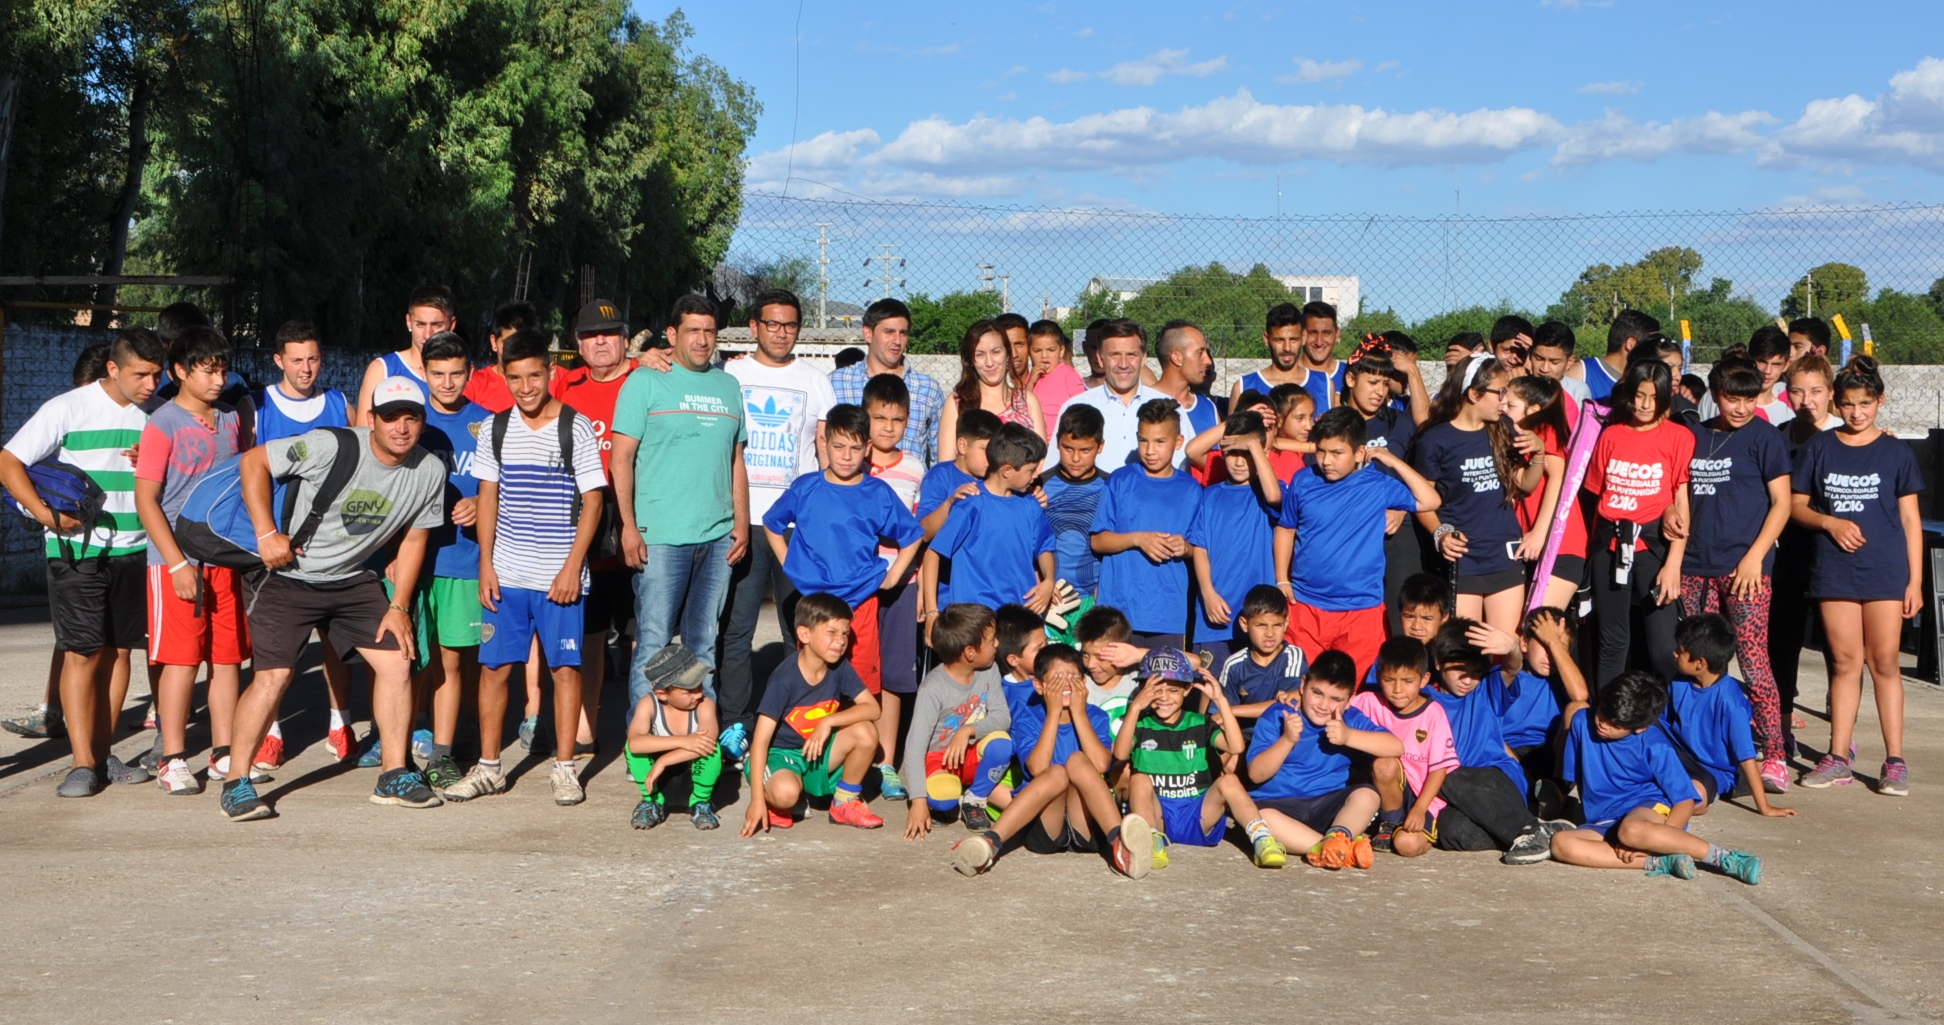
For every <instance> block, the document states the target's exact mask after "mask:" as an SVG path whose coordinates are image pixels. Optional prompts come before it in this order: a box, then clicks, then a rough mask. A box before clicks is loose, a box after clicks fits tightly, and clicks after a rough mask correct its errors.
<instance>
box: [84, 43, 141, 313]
mask: <svg viewBox="0 0 1944 1025" xmlns="http://www.w3.org/2000/svg"><path fill="white" fill-rule="evenodd" d="M153 92H154V83H153V82H151V81H150V79H149V73H148V68H147V67H145V66H143V65H142V63H141V62H140V61H139V60H138V61H137V62H136V64H135V83H134V88H133V89H131V90H129V94H128V173H127V175H126V176H125V177H123V178H122V189H121V198H119V199H117V200H116V201H115V213H114V215H113V216H114V219H113V220H111V221H110V222H109V223H108V229H109V233H108V260H107V264H106V265H105V266H104V267H102V269H101V272H102V274H104V275H106V276H108V277H114V276H116V275H119V274H120V273H121V272H122V263H123V261H125V260H126V259H127V258H128V228H129V225H130V223H132V222H133V221H134V220H135V204H136V202H137V201H138V200H140V199H141V198H142V172H143V170H144V169H145V168H147V166H148V158H149V137H148V112H149V100H150V97H151V95H152V93H153ZM120 287H121V286H119V285H115V284H106V285H102V286H101V290H100V291H99V292H98V293H96V298H95V302H97V303H100V304H101V305H103V306H112V305H114V302H115V293H116V292H117V291H118V290H119V289H120Z"/></svg>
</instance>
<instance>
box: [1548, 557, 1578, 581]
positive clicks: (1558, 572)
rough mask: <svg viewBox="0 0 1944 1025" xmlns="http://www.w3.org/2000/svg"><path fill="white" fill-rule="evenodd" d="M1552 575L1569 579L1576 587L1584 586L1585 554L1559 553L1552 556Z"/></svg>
mask: <svg viewBox="0 0 1944 1025" xmlns="http://www.w3.org/2000/svg"><path fill="white" fill-rule="evenodd" d="M1552 575H1553V576H1555V577H1558V578H1559V579H1561V580H1566V581H1570V582H1572V583H1573V585H1574V586H1576V587H1585V586H1586V556H1584V555H1560V556H1555V557H1554V558H1553V567H1552Z"/></svg>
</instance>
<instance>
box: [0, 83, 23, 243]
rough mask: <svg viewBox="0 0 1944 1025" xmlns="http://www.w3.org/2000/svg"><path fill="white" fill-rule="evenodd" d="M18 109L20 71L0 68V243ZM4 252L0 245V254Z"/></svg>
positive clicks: (3, 231)
mask: <svg viewBox="0 0 1944 1025" xmlns="http://www.w3.org/2000/svg"><path fill="white" fill-rule="evenodd" d="M19 108H20V69H19V68H0V243H4V242H5V241H6V238H7V204H6V199H7V155H8V153H9V151H10V148H11V144H12V142H13V126H14V111H16V110H18V109H19ZM4 252H6V248H5V246H4V245H0V253H4Z"/></svg>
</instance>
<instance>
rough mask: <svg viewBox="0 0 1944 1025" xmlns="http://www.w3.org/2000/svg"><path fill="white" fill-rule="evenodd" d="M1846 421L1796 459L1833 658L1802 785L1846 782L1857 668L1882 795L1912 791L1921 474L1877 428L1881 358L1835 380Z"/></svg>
mask: <svg viewBox="0 0 1944 1025" xmlns="http://www.w3.org/2000/svg"><path fill="white" fill-rule="evenodd" d="M1835 393H1836V411H1837V413H1839V414H1840V415H1841V416H1842V418H1843V425H1842V426H1841V427H1838V428H1836V429H1835V430H1833V431H1827V432H1824V433H1822V434H1818V435H1816V436H1815V437H1813V438H1811V439H1809V441H1808V443H1806V444H1804V445H1803V446H1802V452H1801V454H1800V456H1799V457H1798V458H1797V460H1796V466H1795V481H1794V487H1795V507H1794V510H1793V516H1794V519H1795V521H1796V522H1797V523H1799V524H1801V525H1803V526H1805V527H1808V528H1810V529H1812V530H1815V531H1818V532H1819V533H1818V535H1817V536H1816V563H1815V569H1814V570H1813V571H1812V572H1811V574H1810V578H1809V596H1810V597H1811V598H1813V599H1815V600H1816V601H1817V602H1818V604H1819V606H1820V609H1821V612H1822V621H1823V632H1824V634H1825V635H1826V636H1827V637H1828V638H1829V655H1830V659H1831V660H1832V661H1833V662H1834V663H1835V667H1834V672H1832V673H1831V674H1830V678H1829V753H1828V754H1826V755H1824V756H1823V759H1822V761H1820V762H1818V763H1816V767H1815V768H1814V769H1813V770H1811V771H1810V772H1808V773H1807V774H1805V775H1804V776H1803V777H1802V780H1801V782H1802V785H1803V786H1806V787H1827V786H1832V785H1844V784H1848V783H1850V782H1851V779H1852V777H1851V775H1850V764H1849V759H1848V758H1846V757H1844V755H1846V754H1847V753H1848V752H1849V751H1850V749H1851V743H1850V742H1851V740H1852V739H1853V733H1854V731H1855V728H1856V713H1857V709H1858V707H1859V706H1860V705H1861V704H1862V701H1863V667H1864V666H1865V665H1868V666H1869V668H1870V678H1871V679H1872V680H1874V681H1875V684H1876V704H1877V718H1878V719H1879V720H1881V721H1882V724H1883V747H1884V762H1883V772H1882V774H1881V776H1880V777H1879V779H1880V780H1881V782H1880V783H1879V784H1878V787H1877V789H1878V792H1879V793H1883V794H1887V795H1892V796H1899V797H1901V796H1903V795H1904V794H1906V793H1908V792H1909V787H1908V784H1907V783H1906V782H1905V772H1906V770H1905V768H1904V760H1903V670H1902V667H1901V666H1900V665H1899V662H1898V654H1899V650H1900V647H1901V642H1902V637H1903V621H1904V620H1905V619H1908V618H1910V617H1911V616H1914V615H1916V614H1917V613H1918V611H1919V610H1921V609H1922V608H1923V607H1924V600H1923V597H1922V596H1921V594H1920V593H1919V591H1920V585H1921V583H1922V580H1923V576H1922V573H1921V572H1920V570H1919V568H1918V566H1919V564H1918V560H1919V558H1921V556H1922V552H1923V545H1924V534H1923V522H1922V520H1921V518H1920V514H1919V512H1918V509H1917V494H1918V492H1920V491H1922V490H1923V487H1924V480H1923V474H1922V472H1921V471H1920V470H1919V469H1918V467H1917V459H1916V457H1915V456H1913V455H1911V453H1910V447H1909V446H1908V445H1905V444H1904V443H1903V442H1902V441H1899V440H1897V438H1896V437H1895V436H1894V435H1892V434H1890V433H1889V432H1888V431H1885V430H1884V429H1882V428H1881V427H1878V426H1877V424H1876V418H1877V413H1878V412H1879V411H1880V410H1881V409H1882V408H1883V378H1882V376H1881V375H1880V374H1878V372H1877V362H1876V360H1874V359H1871V358H1870V357H1868V356H1858V357H1856V358H1855V359H1853V360H1851V361H1850V363H1849V365H1848V366H1846V367H1844V368H1843V372H1842V373H1841V374H1838V375H1837V377H1836V388H1835Z"/></svg>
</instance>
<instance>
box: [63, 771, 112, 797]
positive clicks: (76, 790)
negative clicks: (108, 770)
mask: <svg viewBox="0 0 1944 1025" xmlns="http://www.w3.org/2000/svg"><path fill="white" fill-rule="evenodd" d="M101 788H102V782H101V773H98V772H96V771H95V770H94V769H92V768H90V767H88V766H85V765H77V766H75V767H74V768H72V769H69V770H68V774H67V775H66V776H64V777H62V778H61V785H60V786H58V787H55V788H54V796H55V797H93V796H94V795H96V794H98V793H101Z"/></svg>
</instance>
